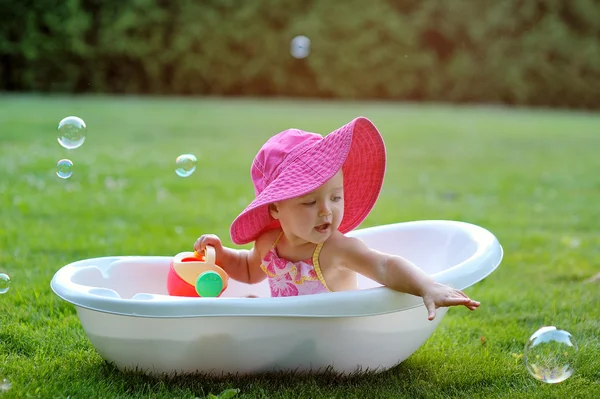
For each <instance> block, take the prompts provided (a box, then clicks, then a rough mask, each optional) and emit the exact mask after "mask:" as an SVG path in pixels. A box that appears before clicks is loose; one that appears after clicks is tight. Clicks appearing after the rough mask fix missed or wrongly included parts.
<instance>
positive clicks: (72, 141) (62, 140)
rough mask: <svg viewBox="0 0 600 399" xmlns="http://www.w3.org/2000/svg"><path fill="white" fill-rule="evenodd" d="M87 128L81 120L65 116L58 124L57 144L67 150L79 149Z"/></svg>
mask: <svg viewBox="0 0 600 399" xmlns="http://www.w3.org/2000/svg"><path fill="white" fill-rule="evenodd" d="M86 131H87V127H86V126H85V122H84V121H83V119H81V118H78V117H76V116H67V117H66V118H64V119H63V120H61V121H60V122H59V123H58V143H59V144H60V145H61V146H63V147H64V148H66V149H68V150H72V149H75V148H79V147H81V145H82V144H83V142H84V141H85V134H86Z"/></svg>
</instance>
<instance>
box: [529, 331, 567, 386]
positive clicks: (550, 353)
mask: <svg viewBox="0 0 600 399" xmlns="http://www.w3.org/2000/svg"><path fill="white" fill-rule="evenodd" d="M577 351H578V347H577V343H576V342H575V340H574V338H573V336H572V335H571V334H570V333H569V332H567V331H564V330H559V329H557V328H556V327H554V326H547V327H542V328H540V329H539V330H537V331H536V332H535V333H533V335H532V336H531V337H530V338H529V342H527V344H526V345H525V354H524V355H525V356H524V357H525V365H526V366H527V370H528V371H529V373H530V374H531V375H532V376H533V377H534V378H535V379H537V380H539V381H542V382H547V383H549V384H556V383H558V382H561V381H564V380H566V379H567V378H569V377H570V376H571V375H572V374H573V372H574V371H575V361H576V356H577Z"/></svg>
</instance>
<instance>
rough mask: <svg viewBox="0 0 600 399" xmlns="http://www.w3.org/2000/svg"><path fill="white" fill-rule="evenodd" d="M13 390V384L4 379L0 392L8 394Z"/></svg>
mask: <svg viewBox="0 0 600 399" xmlns="http://www.w3.org/2000/svg"><path fill="white" fill-rule="evenodd" d="M11 388H12V383H11V382H10V381H9V380H7V379H6V378H4V379H3V380H2V383H1V384H0V392H6V391H8V390H9V389H11Z"/></svg>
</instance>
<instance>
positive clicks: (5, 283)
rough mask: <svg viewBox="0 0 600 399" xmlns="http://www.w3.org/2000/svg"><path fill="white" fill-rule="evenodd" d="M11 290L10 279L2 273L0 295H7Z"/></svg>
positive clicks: (0, 274) (0, 276)
mask: <svg viewBox="0 0 600 399" xmlns="http://www.w3.org/2000/svg"><path fill="white" fill-rule="evenodd" d="M9 288H10V277H8V275H7V274H4V273H0V294H6V293H7V292H8V289H9Z"/></svg>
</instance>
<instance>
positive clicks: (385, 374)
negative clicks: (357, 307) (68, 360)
mask: <svg viewBox="0 0 600 399" xmlns="http://www.w3.org/2000/svg"><path fill="white" fill-rule="evenodd" d="M87 371H88V372H90V374H95V376H96V378H99V379H102V380H106V381H111V384H112V385H122V387H123V388H124V390H125V391H126V392H128V393H133V392H136V393H139V392H141V391H144V390H145V389H147V387H149V386H154V387H157V386H162V387H164V388H166V389H169V390H174V391H190V392H196V393H199V392H202V393H203V394H204V395H207V394H208V393H215V394H216V393H219V392H222V391H223V390H225V389H231V388H238V389H240V392H241V393H242V394H244V393H245V394H249V393H252V392H256V393H258V392H261V393H263V394H267V396H269V397H270V396H272V395H273V394H275V393H277V392H281V391H298V390H300V391H305V390H306V389H305V388H306V386H307V385H310V386H312V387H314V388H317V389H318V390H319V391H322V390H325V391H333V392H335V391H344V390H347V389H352V390H357V391H365V392H366V391H369V390H371V389H372V388H373V387H374V386H378V387H383V386H391V385H394V384H397V383H398V381H402V384H401V386H398V389H399V390H400V391H403V389H406V390H407V391H406V393H410V392H411V391H412V389H411V388H410V386H411V385H412V384H414V383H415V382H416V381H417V380H421V379H423V378H427V376H428V375H431V374H430V373H431V369H430V368H429V367H427V365H424V364H417V363H414V362H412V364H405V363H402V364H400V365H398V366H395V367H393V368H391V369H389V370H386V371H381V372H376V371H369V370H365V371H357V372H354V373H351V374H345V375H344V374H341V373H338V372H335V371H333V370H330V369H329V370H325V371H323V372H320V373H307V372H299V371H293V370H292V371H276V372H264V373H259V374H253V375H237V374H227V375H222V376H214V375H207V374H203V373H197V374H169V375H149V374H145V373H143V372H141V371H133V370H126V371H122V370H119V369H118V368H117V367H116V366H114V365H113V364H111V363H109V362H106V361H103V362H102V363H101V365H99V367H98V364H96V366H95V367H94V371H92V370H87ZM88 375H89V374H88ZM416 385H422V384H416Z"/></svg>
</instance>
